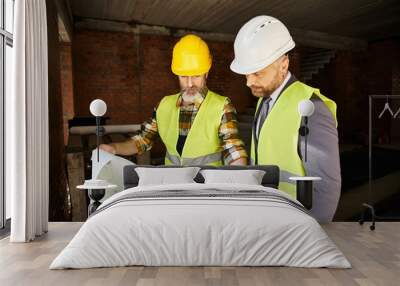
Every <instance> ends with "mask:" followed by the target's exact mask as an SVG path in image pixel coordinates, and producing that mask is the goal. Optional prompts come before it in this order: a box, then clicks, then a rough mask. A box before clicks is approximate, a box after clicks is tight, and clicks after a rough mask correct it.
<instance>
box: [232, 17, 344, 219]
mask: <svg viewBox="0 0 400 286" xmlns="http://www.w3.org/2000/svg"><path fill="white" fill-rule="evenodd" d="M294 47H295V43H294V41H293V39H292V37H291V35H290V33H289V31H288V29H287V28H286V26H285V25H284V24H283V23H282V22H281V21H279V20H278V19H276V18H274V17H271V16H257V17H254V18H252V19H251V20H249V21H248V22H247V23H246V24H244V25H243V26H242V28H241V29H240V30H239V32H238V34H237V36H236V39H235V42H234V52H235V58H234V60H233V62H232V64H231V66H230V67H231V70H232V71H234V72H236V73H238V74H243V75H245V76H246V79H247V86H248V87H249V88H250V89H251V92H252V93H253V95H254V96H256V97H258V99H259V100H258V104H257V110H256V113H255V116H254V123H253V137H252V143H251V162H252V164H255V165H257V164H273V165H278V166H279V168H280V182H279V189H281V190H282V191H284V192H286V193H288V194H289V195H290V196H292V197H293V198H296V181H295V180H298V179H301V180H314V179H319V178H322V180H318V181H315V183H314V187H315V188H314V193H313V207H312V209H311V214H312V215H313V216H314V217H315V218H317V219H318V220H319V221H321V222H327V221H331V220H332V218H333V216H334V214H335V211H336V207H337V205H338V201H339V197H340V187H341V175H340V163H339V147H338V132H337V119H336V103H335V102H334V101H333V100H331V99H329V98H327V97H325V96H323V95H322V94H321V93H320V91H319V90H318V89H316V88H313V87H310V86H308V85H306V84H304V83H302V82H300V81H299V80H297V79H296V78H295V77H294V75H292V74H291V73H290V71H289V57H288V54H287V53H288V52H289V51H290V50H292V49H293V48H294ZM300 103H307V104H308V105H310V106H311V107H312V108H310V110H311V109H312V110H313V111H314V113H313V114H312V116H310V115H311V113H312V112H306V113H309V114H307V117H309V119H306V117H302V116H305V113H303V112H301V107H302V106H303V104H300ZM299 104H300V105H299ZM306 111H307V110H306ZM307 122H308V127H309V128H308V130H309V131H307V129H305V128H301V126H302V125H303V123H307ZM306 133H309V134H306ZM304 135H307V138H308V152H307V157H308V159H307V160H306V158H307V157H305V151H306V148H305V144H304V140H302V136H304ZM304 176H308V178H304ZM296 177H297V178H296ZM315 177H317V178H315Z"/></svg>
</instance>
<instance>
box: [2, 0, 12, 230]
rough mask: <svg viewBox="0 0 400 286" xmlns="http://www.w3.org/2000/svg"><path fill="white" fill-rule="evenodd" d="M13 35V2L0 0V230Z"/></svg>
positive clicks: (6, 201) (6, 210)
mask: <svg viewBox="0 0 400 286" xmlns="http://www.w3.org/2000/svg"><path fill="white" fill-rule="evenodd" d="M13 33H14V0H0V228H4V227H5V225H6V222H7V220H9V219H10V217H11V210H10V206H11V201H10V197H11V196H10V194H9V193H8V192H7V190H6V188H5V187H4V185H5V175H4V173H5V168H4V167H5V162H4V154H5V150H4V139H5V137H4V128H5V122H4V118H5V116H4V113H5V109H4V106H5V98H6V96H7V95H8V94H10V93H11V88H12V86H11V74H12V68H13V64H14V60H13V56H12V48H13Z"/></svg>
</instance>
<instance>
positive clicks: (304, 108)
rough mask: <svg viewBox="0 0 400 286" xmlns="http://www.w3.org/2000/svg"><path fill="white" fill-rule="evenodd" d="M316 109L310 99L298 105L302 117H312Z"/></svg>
mask: <svg viewBox="0 0 400 286" xmlns="http://www.w3.org/2000/svg"><path fill="white" fill-rule="evenodd" d="M314 109H315V107H314V103H312V101H311V100H309V99H305V100H302V101H300V103H299V105H298V111H299V114H300V115H301V116H311V115H312V114H313V113H314Z"/></svg>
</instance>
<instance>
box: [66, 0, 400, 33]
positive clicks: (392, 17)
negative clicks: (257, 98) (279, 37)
mask: <svg viewBox="0 0 400 286" xmlns="http://www.w3.org/2000/svg"><path fill="white" fill-rule="evenodd" d="M67 1H69V4H70V7H71V10H72V14H73V17H74V19H75V22H76V21H79V20H80V19H82V18H83V19H97V20H109V21H116V22H125V23H130V24H146V25H159V26H165V27H169V28H179V29H190V30H197V31H203V32H214V33H227V34H235V33H236V32H237V31H238V29H239V28H240V27H241V25H242V24H243V23H245V22H246V21H247V20H249V19H250V18H252V17H253V16H256V15H263V14H264V15H271V16H274V17H277V18H279V19H280V20H281V21H283V22H284V23H285V24H286V25H287V26H288V27H289V29H290V28H294V29H301V30H305V31H315V32H322V33H327V34H331V35H338V36H346V37H352V38H360V39H364V40H376V39H384V38H390V37H398V36H400V16H399V15H400V1H399V0H348V1H336V0H335V1H333V0H330V1H327V0H326V1H323V0H301V1H300V0H197V1H188V0H168V1H166V0H85V1H82V0H67Z"/></svg>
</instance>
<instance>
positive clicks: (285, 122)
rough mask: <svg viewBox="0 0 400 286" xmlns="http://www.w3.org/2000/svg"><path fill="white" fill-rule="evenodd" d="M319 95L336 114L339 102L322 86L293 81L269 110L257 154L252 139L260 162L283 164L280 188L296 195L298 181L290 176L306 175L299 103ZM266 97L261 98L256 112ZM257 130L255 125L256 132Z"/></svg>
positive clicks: (253, 148) (260, 163)
mask: <svg viewBox="0 0 400 286" xmlns="http://www.w3.org/2000/svg"><path fill="white" fill-rule="evenodd" d="M313 94H315V95H317V96H318V97H319V98H320V99H321V100H322V101H323V102H324V103H325V105H326V106H327V107H328V109H329V111H330V112H331V113H332V115H333V116H334V118H335V121H336V125H337V119H336V103H335V102H334V101H333V100H331V99H329V98H327V97H325V96H323V95H322V94H321V93H320V91H319V89H315V88H313V87H310V86H308V85H306V84H304V83H301V82H299V81H295V82H294V83H292V84H291V85H289V86H288V87H287V88H286V89H285V90H284V91H283V92H282V94H281V95H280V96H279V98H278V99H277V101H276V102H275V104H274V105H273V108H272V109H271V111H270V112H269V114H268V117H267V119H266V120H265V122H264V124H263V126H262V127H261V130H260V134H259V137H258V144H257V154H256V152H255V151H256V150H255V142H254V136H253V137H252V141H251V161H252V163H253V164H254V162H255V161H256V160H255V158H256V156H257V164H259V165H277V166H279V168H280V179H279V189H280V190H282V191H284V192H286V193H287V194H289V195H290V196H291V197H293V198H296V184H295V182H294V181H291V180H289V177H291V176H304V175H305V171H304V167H303V163H302V160H301V158H300V156H299V154H298V136H299V128H300V124H301V115H300V114H299V112H298V104H299V102H300V101H302V100H304V99H310V98H311V96H312V95H313ZM261 100H262V98H260V99H259V100H258V103H257V109H256V114H257V111H258V108H259V105H260V102H261ZM254 132H256V130H254V128H253V135H254Z"/></svg>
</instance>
